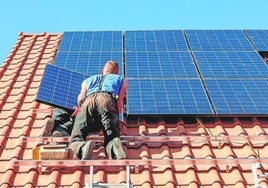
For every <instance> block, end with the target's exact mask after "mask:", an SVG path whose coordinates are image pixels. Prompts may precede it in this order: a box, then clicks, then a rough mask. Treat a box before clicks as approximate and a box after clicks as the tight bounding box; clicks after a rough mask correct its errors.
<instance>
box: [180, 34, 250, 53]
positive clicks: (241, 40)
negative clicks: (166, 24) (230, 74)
mask: <svg viewBox="0 0 268 188" xmlns="http://www.w3.org/2000/svg"><path fill="white" fill-rule="evenodd" d="M185 34H186V38H187V40H188V42H189V46H190V49H191V50H192V51H254V48H253V46H252V45H251V43H250V41H249V40H248V39H247V37H246V35H244V33H243V32H242V31H241V30H186V31H185Z"/></svg>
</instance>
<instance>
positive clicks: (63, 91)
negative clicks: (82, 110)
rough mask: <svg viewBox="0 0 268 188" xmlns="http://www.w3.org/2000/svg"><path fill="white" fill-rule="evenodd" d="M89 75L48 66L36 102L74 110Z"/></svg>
mask: <svg viewBox="0 0 268 188" xmlns="http://www.w3.org/2000/svg"><path fill="white" fill-rule="evenodd" d="M87 77H88V75H85V74H81V73H78V72H75V71H71V70H67V69H63V68H60V67H56V66H54V65H51V64H47V65H46V68H45V71H44V74H43V78H42V80H41V83H40V86H39V89H38V93H37V97H36V100H37V101H39V102H43V103H46V104H49V105H52V106H55V107H61V108H66V109H73V106H75V105H77V96H78V94H79V92H80V89H81V83H82V81H83V80H84V79H85V78H87Z"/></svg>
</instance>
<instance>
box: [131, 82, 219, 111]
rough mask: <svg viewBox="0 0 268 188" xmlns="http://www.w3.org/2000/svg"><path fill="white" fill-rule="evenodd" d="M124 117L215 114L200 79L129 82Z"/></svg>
mask: <svg viewBox="0 0 268 188" xmlns="http://www.w3.org/2000/svg"><path fill="white" fill-rule="evenodd" d="M127 113H128V114H130V115H139V114H143V115H152V114H158V115H169V114H183V115H192V114H199V115H212V114H214V112H213V110H212V108H211V106H210V103H209V101H208V98H207V97H206V94H205V91H204V89H203V87H202V84H201V82H200V80H199V79H130V80H129V89H128V95H127Z"/></svg>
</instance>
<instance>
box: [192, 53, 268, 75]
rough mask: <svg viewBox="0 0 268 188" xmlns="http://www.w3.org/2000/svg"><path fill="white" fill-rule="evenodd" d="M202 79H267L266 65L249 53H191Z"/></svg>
mask: <svg viewBox="0 0 268 188" xmlns="http://www.w3.org/2000/svg"><path fill="white" fill-rule="evenodd" d="M193 54H194V58H195V59H196V60H197V64H198V67H199V70H200V72H201V76H202V77H203V78H229V79H232V78H245V79H249V78H267V76H268V69H267V65H266V64H265V63H264V62H263V60H262V59H261V57H260V56H259V54H258V53H257V52H255V51H251V52H241V51H240V52H237V51H236V52H234V51H231V52H230V51H229V52H223V51H209V52H193Z"/></svg>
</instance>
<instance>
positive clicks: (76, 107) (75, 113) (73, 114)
mask: <svg viewBox="0 0 268 188" xmlns="http://www.w3.org/2000/svg"><path fill="white" fill-rule="evenodd" d="M73 109H74V112H73V113H72V115H71V117H75V116H76V115H77V113H78V112H79V109H80V108H79V107H78V106H74V107H73Z"/></svg>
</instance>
